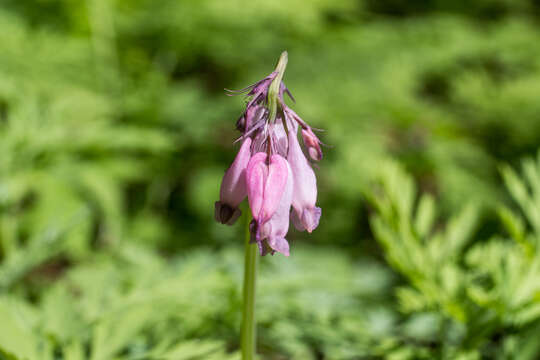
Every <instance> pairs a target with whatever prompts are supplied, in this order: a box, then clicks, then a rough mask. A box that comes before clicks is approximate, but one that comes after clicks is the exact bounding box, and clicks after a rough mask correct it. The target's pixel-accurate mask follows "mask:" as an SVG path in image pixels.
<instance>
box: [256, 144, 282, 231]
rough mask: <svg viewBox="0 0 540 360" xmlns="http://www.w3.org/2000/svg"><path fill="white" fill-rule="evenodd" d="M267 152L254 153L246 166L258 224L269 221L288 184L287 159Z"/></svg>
mask: <svg viewBox="0 0 540 360" xmlns="http://www.w3.org/2000/svg"><path fill="white" fill-rule="evenodd" d="M267 158H268V156H267V155H266V153H263V152H259V153H256V154H255V155H253V157H252V158H251V160H250V161H249V163H248V166H247V168H246V184H247V195H248V201H249V207H250V208H251V213H252V214H253V218H254V219H255V220H256V221H257V223H258V224H262V223H265V222H266V221H268V220H269V219H270V218H271V217H272V215H274V212H275V211H276V209H277V207H278V205H279V202H280V200H281V197H282V196H283V191H284V189H285V185H286V184H287V177H288V176H287V175H288V171H287V160H285V159H284V158H283V157H282V156H280V155H272V156H271V157H270V163H267Z"/></svg>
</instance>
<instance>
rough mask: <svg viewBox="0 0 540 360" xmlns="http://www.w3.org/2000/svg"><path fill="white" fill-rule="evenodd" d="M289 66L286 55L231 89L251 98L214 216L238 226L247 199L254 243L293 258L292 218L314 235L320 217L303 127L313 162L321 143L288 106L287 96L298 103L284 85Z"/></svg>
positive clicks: (319, 154) (240, 122) (264, 250)
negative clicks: (239, 143)
mask: <svg viewBox="0 0 540 360" xmlns="http://www.w3.org/2000/svg"><path fill="white" fill-rule="evenodd" d="M286 63H287V53H286V52H284V53H283V54H282V56H281V57H280V61H279V63H278V66H277V67H276V70H275V71H274V72H272V73H270V74H269V75H268V76H266V77H265V78H264V79H262V80H260V81H258V82H256V83H255V84H253V85H250V86H248V87H246V88H244V89H242V90H238V91H234V90H227V91H228V92H229V94H228V95H245V96H246V97H247V98H249V100H248V102H247V105H246V109H245V111H244V113H243V114H242V116H240V118H239V119H238V121H237V122H236V127H237V129H238V130H239V131H240V132H241V133H242V135H241V137H240V138H239V139H238V140H241V141H242V147H241V148H240V151H239V153H238V155H237V156H236V159H235V160H234V162H233V164H232V165H231V167H230V168H229V169H228V170H227V172H226V173H225V176H224V178H223V182H222V185H221V191H220V201H218V202H216V209H215V211H216V213H215V214H216V215H215V217H216V220H217V221H219V222H221V223H223V224H228V225H231V224H233V223H234V222H235V221H236V219H237V218H238V217H239V216H240V210H239V209H238V206H239V204H240V203H241V202H242V200H243V199H244V198H245V197H246V195H247V197H248V202H249V206H250V209H251V213H252V215H253V220H252V222H251V224H250V231H251V236H252V241H253V242H256V243H257V245H258V246H259V251H260V253H261V255H265V254H267V253H271V254H274V253H275V252H276V251H277V252H280V253H282V254H284V255H285V256H289V243H288V242H287V240H286V238H285V237H286V235H287V232H288V230H289V220H291V219H292V221H293V223H294V224H295V227H296V228H297V229H298V230H301V231H302V230H307V231H308V232H312V231H313V230H314V229H315V228H316V227H317V226H318V224H319V219H320V217H321V209H320V208H319V207H317V206H316V201H317V180H316V177H315V173H314V171H313V168H312V167H311V165H310V163H309V161H308V159H307V158H306V156H305V154H304V152H303V151H302V148H301V146H300V143H299V142H298V129H299V128H300V129H301V134H302V139H303V142H304V146H305V148H306V150H307V153H308V154H309V157H310V158H311V159H312V160H314V161H319V160H321V159H322V150H321V146H320V145H321V142H320V141H319V139H318V138H317V136H316V135H315V134H314V132H313V130H312V128H311V127H310V126H309V125H308V124H307V123H306V122H305V121H304V120H302V119H301V118H300V117H299V116H298V115H297V114H296V113H295V112H294V111H293V110H292V109H290V108H289V107H288V106H287V105H286V104H285V102H284V99H283V94H285V93H286V94H287V95H288V96H289V97H290V98H291V100H293V101H295V100H294V98H293V96H292V94H291V93H290V91H289V89H288V88H287V87H286V86H285V84H284V83H283V82H282V78H283V72H284V71H285V66H286ZM291 208H292V211H291Z"/></svg>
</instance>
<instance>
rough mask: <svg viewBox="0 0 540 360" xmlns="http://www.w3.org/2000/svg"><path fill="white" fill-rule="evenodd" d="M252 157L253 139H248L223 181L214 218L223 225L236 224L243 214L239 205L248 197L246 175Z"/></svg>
mask: <svg viewBox="0 0 540 360" xmlns="http://www.w3.org/2000/svg"><path fill="white" fill-rule="evenodd" d="M250 157H251V139H250V138H246V139H245V140H244V142H243V143H242V146H241V147H240V151H238V154H237V155H236V158H235V159H234V161H233V163H232V164H231V166H230V167H229V169H227V171H226V172H225V175H224V176H223V180H222V181H221V189H220V191H219V201H217V202H216V204H215V213H214V216H215V218H216V221H218V222H220V223H222V224H227V225H232V224H234V223H235V222H236V220H237V219H238V217H239V216H240V214H241V211H240V209H238V205H240V203H241V202H242V200H244V198H245V197H246V195H247V189H246V176H245V173H246V167H247V165H248V163H249V159H250Z"/></svg>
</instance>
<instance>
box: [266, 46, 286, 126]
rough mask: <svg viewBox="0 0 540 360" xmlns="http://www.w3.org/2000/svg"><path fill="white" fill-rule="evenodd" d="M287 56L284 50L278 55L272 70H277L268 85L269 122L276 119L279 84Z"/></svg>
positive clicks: (271, 122)
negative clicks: (276, 62) (274, 67)
mask: <svg viewBox="0 0 540 360" xmlns="http://www.w3.org/2000/svg"><path fill="white" fill-rule="evenodd" d="M288 59H289V57H288V54H287V52H286V51H284V52H282V53H281V56H280V57H279V60H278V64H277V65H276V69H275V70H274V71H276V72H277V75H276V77H275V79H274V80H273V81H272V83H271V84H270V86H269V87H268V98H267V101H268V108H269V109H270V116H269V119H270V120H269V123H270V124H273V123H274V121H275V119H276V114H277V107H278V100H279V99H278V96H279V88H280V86H281V80H282V79H283V74H285V69H286V68H287V61H288Z"/></svg>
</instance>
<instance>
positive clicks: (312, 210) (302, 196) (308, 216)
mask: <svg viewBox="0 0 540 360" xmlns="http://www.w3.org/2000/svg"><path fill="white" fill-rule="evenodd" d="M287 159H288V161H289V164H290V166H291V170H292V174H293V178H294V192H293V198H292V206H293V209H294V210H293V214H292V217H293V223H294V225H295V227H296V228H297V229H298V230H300V231H302V230H307V231H308V232H312V231H313V230H314V229H315V228H316V227H317V226H318V225H319V218H320V217H321V209H320V208H318V207H316V206H315V202H316V201H317V179H316V178H315V173H314V172H313V169H312V168H311V166H310V165H309V163H308V161H307V159H306V157H305V155H304V153H303V152H302V149H301V148H300V144H299V143H298V138H297V135H296V132H292V131H291V132H289V153H288V156H287Z"/></svg>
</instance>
